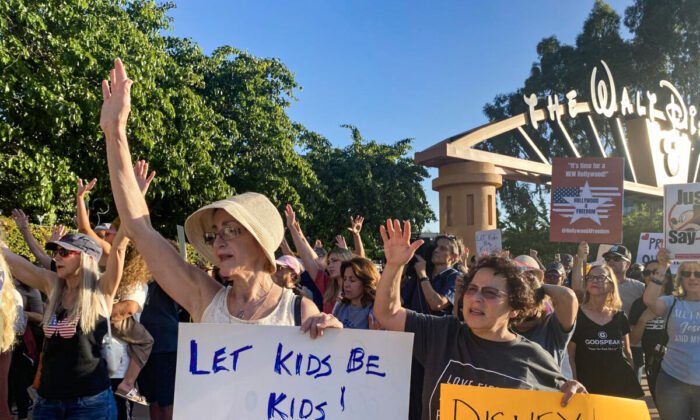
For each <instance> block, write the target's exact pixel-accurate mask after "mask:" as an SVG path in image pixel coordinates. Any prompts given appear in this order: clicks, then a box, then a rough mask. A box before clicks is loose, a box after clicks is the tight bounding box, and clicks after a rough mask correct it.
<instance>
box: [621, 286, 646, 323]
mask: <svg viewBox="0 0 700 420" xmlns="http://www.w3.org/2000/svg"><path fill="white" fill-rule="evenodd" d="M644 287H645V286H644V283H642V282H641V281H639V280H635V279H629V278H625V281H623V282H621V283H618V284H617V289H618V291H619V292H620V299H621V300H622V310H623V311H624V312H625V315H626V316H627V317H628V318H629V316H630V309H632V304H633V303H634V301H635V300H637V299H639V298H640V297H642V295H643V294H644Z"/></svg>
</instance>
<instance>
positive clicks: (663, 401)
mask: <svg viewBox="0 0 700 420" xmlns="http://www.w3.org/2000/svg"><path fill="white" fill-rule="evenodd" d="M656 259H657V260H658V262H659V265H660V267H659V269H658V270H656V272H653V273H651V278H650V279H649V283H648V284H647V289H646V291H645V292H644V303H645V304H646V305H647V308H648V309H649V310H650V311H651V312H653V313H654V314H655V315H657V316H663V317H664V318H665V319H666V320H667V322H668V324H667V329H668V343H667V344H666V355H665V356H664V358H663V360H662V361H661V370H660V371H659V374H658V377H657V378H656V402H657V408H658V409H659V415H660V416H661V419H662V420H686V419H690V418H691V417H692V418H695V419H696V420H697V419H700V261H684V262H683V263H681V265H680V267H678V272H677V273H676V284H675V292H674V295H673V296H661V293H662V290H663V288H664V283H665V277H664V273H665V272H666V270H668V268H669V267H670V266H671V260H670V258H669V252H668V250H666V249H665V248H662V249H660V250H659V253H658V254H657V256H656Z"/></svg>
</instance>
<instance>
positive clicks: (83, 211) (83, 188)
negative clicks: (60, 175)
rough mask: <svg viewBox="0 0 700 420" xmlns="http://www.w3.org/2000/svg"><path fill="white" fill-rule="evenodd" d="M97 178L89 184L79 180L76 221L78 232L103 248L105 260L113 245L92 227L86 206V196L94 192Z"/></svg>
mask: <svg viewBox="0 0 700 420" xmlns="http://www.w3.org/2000/svg"><path fill="white" fill-rule="evenodd" d="M96 182H97V178H93V179H92V181H90V182H88V183H87V184H83V180H82V179H80V178H78V191H77V192H76V194H75V201H76V203H75V220H76V222H77V223H78V232H81V233H84V234H86V235H88V236H90V237H91V238H92V239H94V240H95V241H96V242H97V243H98V244H100V247H102V256H103V257H104V258H106V257H109V253H110V252H111V250H112V245H110V244H109V242H107V241H105V240H104V239H102V238H100V237H99V236H98V235H97V233H95V231H94V230H92V226H90V216H89V215H88V211H87V207H86V206H85V195H86V194H87V193H89V192H90V191H92V189H93V188H94V187H95V183H96Z"/></svg>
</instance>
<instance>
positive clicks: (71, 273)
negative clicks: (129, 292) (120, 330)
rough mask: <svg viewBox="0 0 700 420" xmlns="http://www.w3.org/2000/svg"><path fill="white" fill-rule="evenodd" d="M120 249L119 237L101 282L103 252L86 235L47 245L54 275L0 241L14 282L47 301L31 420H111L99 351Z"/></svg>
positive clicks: (105, 374)
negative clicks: (38, 377) (32, 289)
mask: <svg viewBox="0 0 700 420" xmlns="http://www.w3.org/2000/svg"><path fill="white" fill-rule="evenodd" d="M125 247H126V241H125V240H124V239H123V236H122V235H118V238H116V239H115V242H114V247H113V252H112V253H111V254H110V258H109V259H108V261H107V270H106V272H105V273H104V274H103V275H102V277H100V275H99V270H98V265H97V264H98V261H99V260H100V256H101V254H102V249H101V248H100V246H99V245H98V244H97V242H95V241H94V240H93V239H92V238H90V237H89V236H87V235H84V234H80V233H76V234H68V235H65V236H63V237H61V238H60V239H59V240H57V241H51V242H48V243H47V245H46V248H47V249H48V250H49V251H52V253H53V260H54V262H55V265H56V272H53V271H50V270H45V269H42V268H38V267H36V266H34V265H32V264H31V263H30V262H29V261H27V260H25V259H24V258H22V257H20V256H18V255H16V254H14V253H13V252H12V251H10V250H9V249H8V248H7V246H6V244H5V243H4V242H2V241H0V251H1V253H2V254H3V256H4V257H5V259H6V260H7V263H8V265H9V266H10V268H11V269H12V273H13V274H14V276H15V277H16V278H17V279H18V280H19V281H21V282H22V283H25V284H27V285H29V286H31V287H34V288H37V289H39V290H40V291H41V292H43V293H45V294H46V295H47V296H49V300H48V307H47V308H46V311H45V312H44V321H43V322H44V324H43V329H44V335H45V343H44V356H43V363H42V368H41V374H40V381H39V390H38V392H39V397H38V398H37V400H36V403H35V406H34V419H36V420H42V419H82V418H91V419H116V406H115V403H114V397H113V396H112V391H111V389H110V382H109V375H108V372H107V364H106V362H105V360H104V359H103V358H102V357H101V351H102V339H103V337H104V336H105V334H106V333H107V322H108V319H109V314H110V312H111V310H112V299H113V298H114V293H115V290H116V288H117V285H118V280H119V278H120V277H121V271H122V265H123V258H124V248H125ZM115 250H116V252H114V251H115Z"/></svg>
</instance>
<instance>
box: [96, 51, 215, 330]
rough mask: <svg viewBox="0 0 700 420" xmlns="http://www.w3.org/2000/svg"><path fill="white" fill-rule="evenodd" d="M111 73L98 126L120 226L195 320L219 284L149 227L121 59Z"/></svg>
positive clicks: (127, 82)
mask: <svg viewBox="0 0 700 420" xmlns="http://www.w3.org/2000/svg"><path fill="white" fill-rule="evenodd" d="M114 66H115V68H114V69H112V71H111V73H110V80H111V86H110V84H109V83H108V82H107V81H106V80H103V81H102V96H103V98H104V102H103V104H102V113H101V115H100V126H101V127H102V131H104V133H105V140H106V143H107V163H108V165H109V178H110V182H111V185H112V193H113V194H114V202H115V203H116V206H117V210H118V212H119V217H120V220H121V227H122V228H124V229H125V234H126V235H128V236H129V238H131V240H132V241H133V242H134V245H135V246H136V249H137V250H138V251H139V253H141V255H142V256H143V258H144V259H145V261H146V264H147V265H148V268H149V269H150V270H151V273H152V274H153V277H154V278H155V279H156V281H157V282H158V284H160V286H161V287H162V288H163V290H164V291H165V292H166V293H167V294H168V295H169V296H171V297H172V298H173V299H174V300H175V301H176V302H177V303H179V304H180V305H182V306H183V307H184V308H185V309H186V310H187V311H188V312H189V313H190V314H191V315H192V317H193V318H194V319H195V320H199V319H200V318H201V315H202V312H203V311H204V309H205V308H206V306H207V305H208V304H209V302H210V301H211V299H212V298H213V297H214V294H216V292H217V291H218V290H219V289H220V287H221V286H220V285H219V284H218V283H216V281H215V280H214V279H212V278H211V277H209V276H207V274H206V273H205V272H204V271H202V270H199V269H197V268H196V267H193V266H191V265H190V264H188V263H187V262H186V261H184V260H183V259H182V257H180V254H179V253H178V252H177V250H175V248H173V247H172V246H171V245H170V243H169V242H168V241H167V240H166V239H165V238H163V237H162V236H161V235H160V234H159V233H158V232H157V231H156V230H155V229H153V227H152V226H151V223H150V216H149V213H148V207H147V206H146V200H145V199H144V197H143V194H142V192H141V189H140V187H139V184H138V182H137V180H136V175H135V174H134V171H133V170H132V167H131V153H130V151H129V143H128V141H127V137H126V124H127V120H128V117H129V112H130V110H131V93H130V90H131V85H132V83H133V82H132V81H131V80H129V79H128V78H127V76H126V71H125V70H124V66H123V65H122V63H121V61H120V60H119V59H117V60H115V63H114Z"/></svg>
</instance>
